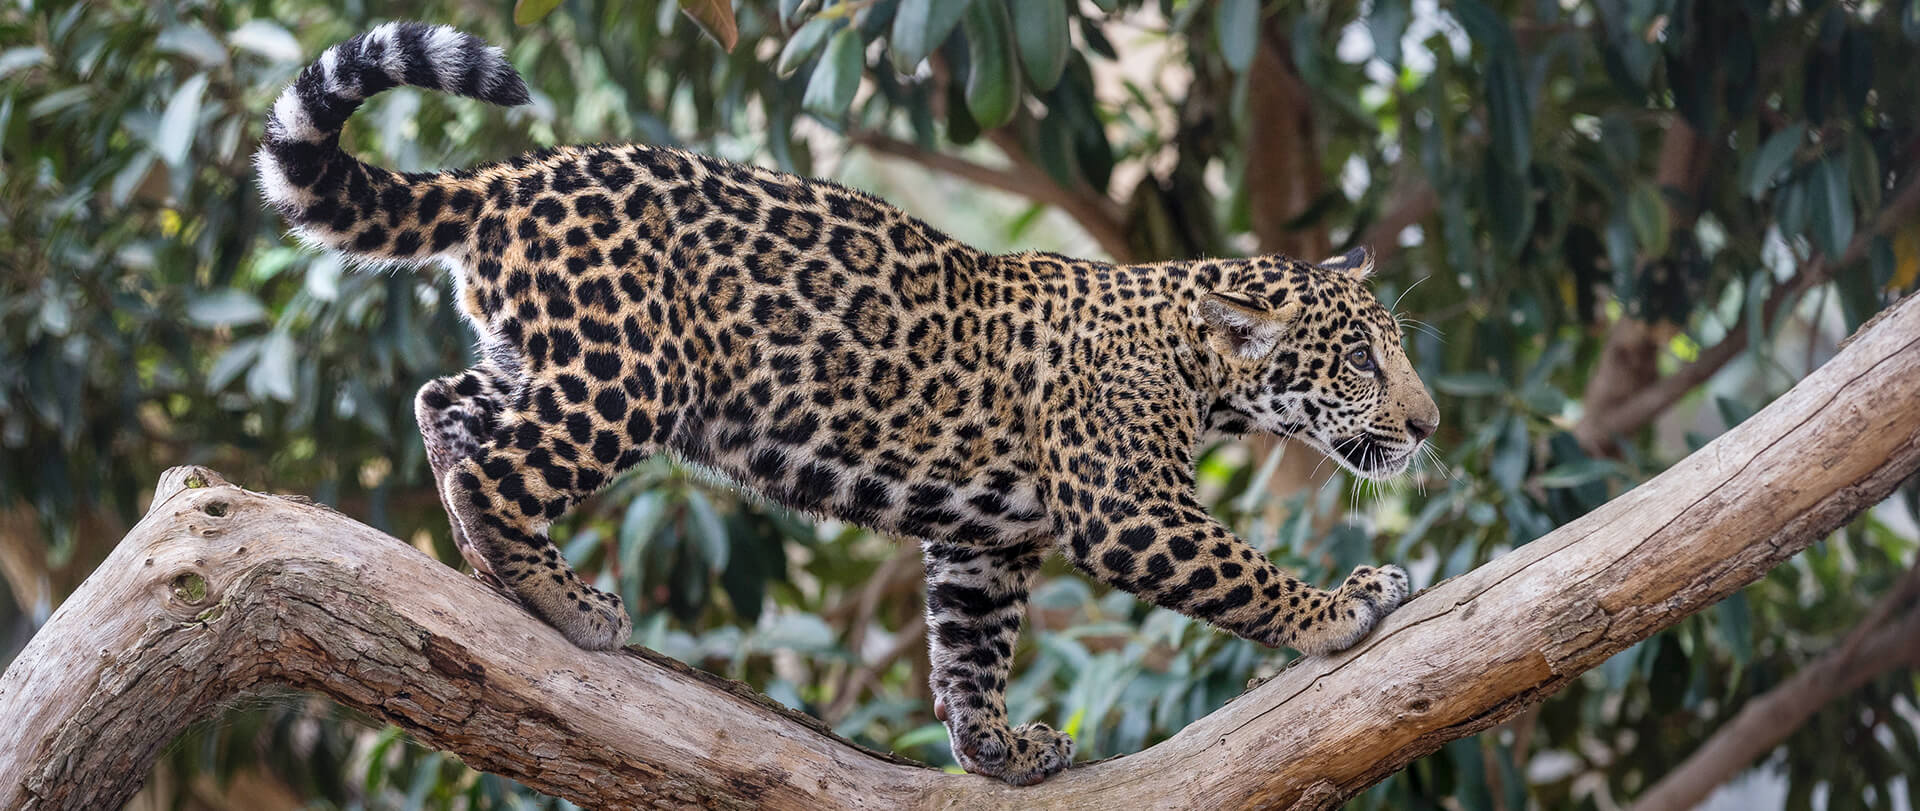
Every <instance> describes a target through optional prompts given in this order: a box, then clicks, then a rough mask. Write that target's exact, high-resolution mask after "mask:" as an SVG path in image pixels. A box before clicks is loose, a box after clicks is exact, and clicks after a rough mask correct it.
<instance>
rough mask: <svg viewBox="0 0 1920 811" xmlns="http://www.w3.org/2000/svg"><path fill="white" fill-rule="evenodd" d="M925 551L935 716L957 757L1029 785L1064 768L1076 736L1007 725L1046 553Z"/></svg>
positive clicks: (939, 547) (931, 547)
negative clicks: (1016, 658)
mask: <svg viewBox="0 0 1920 811" xmlns="http://www.w3.org/2000/svg"><path fill="white" fill-rule="evenodd" d="M924 549H925V554H926V561H927V652H928V655H929V657H930V658H931V659H932V663H933V675H932V678H931V681H932V686H933V694H934V705H933V706H934V715H935V716H937V717H938V718H939V719H940V720H941V721H943V722H945V723H946V725H947V738H948V740H949V741H950V742H951V743H952V744H953V754H954V757H955V758H956V759H958V760H959V761H960V765H961V767H962V768H965V769H966V770H967V771H969V772H972V773H974V774H982V775H987V776H990V777H997V778H1000V779H1001V780H1005V781H1007V782H1008V783H1012V784H1014V785H1022V786H1025V785H1032V784H1034V783H1038V782H1040V781H1042V780H1045V779H1047V778H1048V777H1051V776H1052V775H1054V774H1056V773H1058V772H1059V771H1060V770H1062V769H1065V768H1066V767H1067V764H1069V763H1071V762H1073V738H1072V737H1070V736H1068V735H1066V734H1065V733H1062V732H1056V731H1054V729H1053V728H1052V727H1049V726H1047V725H1046V724H1040V723H1031V724H1022V725H1020V726H1018V727H1010V726H1009V725H1008V723H1007V711H1006V691H1007V673H1008V671H1009V670H1011V668H1012V666H1013V644H1014V641H1015V640H1016V639H1017V638H1018V635H1019V631H1020V622H1021V620H1022V619H1024V618H1025V617H1026V611H1027V588H1028V586H1029V584H1030V583H1031V582H1032V580H1033V576H1034V574H1035V573H1037V572H1039V571H1040V562H1041V560H1042V549H1041V548H1040V547H1039V546H1038V545H1033V546H1027V547H1018V548H1005V549H983V548H978V547H971V546H956V545H949V544H941V543H928V544H925V545H924Z"/></svg>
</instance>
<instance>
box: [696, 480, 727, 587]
mask: <svg viewBox="0 0 1920 811" xmlns="http://www.w3.org/2000/svg"><path fill="white" fill-rule="evenodd" d="M687 533H688V534H690V535H692V536H693V542H694V543H696V544H699V545H700V554H701V556H702V557H705V558H706V559H707V568H708V569H710V570H712V571H716V572H718V571H724V570H725V569H726V568H727V556H728V553H729V552H730V551H732V549H733V544H732V543H731V542H730V540H729V539H728V537H727V525H726V522H724V521H721V520H720V514H719V513H718V512H715V511H714V509H713V502H712V501H711V500H709V499H708V498H707V494H706V493H702V492H700V491H699V490H689V491H687Z"/></svg>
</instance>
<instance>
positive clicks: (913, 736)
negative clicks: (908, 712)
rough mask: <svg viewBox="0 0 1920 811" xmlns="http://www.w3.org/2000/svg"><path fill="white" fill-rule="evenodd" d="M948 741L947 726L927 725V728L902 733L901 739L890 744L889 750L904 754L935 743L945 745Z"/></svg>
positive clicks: (898, 738)
mask: <svg viewBox="0 0 1920 811" xmlns="http://www.w3.org/2000/svg"><path fill="white" fill-rule="evenodd" d="M946 740H947V725H946V724H940V723H933V724H927V725H925V726H919V727H914V728H913V729H911V730H908V731H907V732H905V733H902V734H901V735H900V736H899V737H897V738H894V739H893V742H892V743H891V744H888V748H889V749H892V750H894V751H896V752H904V751H908V750H911V749H914V748H916V747H921V746H927V745H930V744H935V743H945V742H946Z"/></svg>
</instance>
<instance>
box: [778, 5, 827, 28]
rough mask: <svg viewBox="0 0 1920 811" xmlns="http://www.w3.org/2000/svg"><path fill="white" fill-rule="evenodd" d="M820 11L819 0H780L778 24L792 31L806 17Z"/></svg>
mask: <svg viewBox="0 0 1920 811" xmlns="http://www.w3.org/2000/svg"><path fill="white" fill-rule="evenodd" d="M819 10H820V0H780V24H781V25H784V26H786V27H787V30H789V31H791V30H793V27H794V26H796V25H799V24H800V23H801V21H803V20H805V19H806V18H807V15H809V14H813V13H816V12H818V11H819Z"/></svg>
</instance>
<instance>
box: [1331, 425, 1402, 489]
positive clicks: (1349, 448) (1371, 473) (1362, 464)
mask: <svg viewBox="0 0 1920 811" xmlns="http://www.w3.org/2000/svg"><path fill="white" fill-rule="evenodd" d="M1331 445H1332V447H1331V448H1324V449H1322V450H1323V451H1331V452H1330V453H1329V454H1328V455H1330V456H1335V457H1337V458H1339V460H1340V461H1341V463H1342V464H1343V465H1344V466H1345V467H1346V468H1347V469H1348V470H1351V471H1353V472H1355V473H1358V474H1360V475H1362V476H1366V477H1367V478H1370V479H1378V478H1386V477H1388V476H1395V475H1398V474H1400V473H1401V472H1402V471H1405V470H1406V469H1407V465H1408V463H1409V462H1411V461H1412V460H1413V454H1414V451H1415V450H1418V446H1415V447H1413V448H1408V449H1407V450H1404V451H1400V452H1398V453H1392V452H1389V451H1387V450H1386V449H1385V447H1384V446H1383V445H1382V444H1381V443H1380V441H1379V440H1376V439H1374V438H1373V437H1372V436H1369V435H1366V434H1356V435H1354V436H1350V437H1346V438H1343V439H1337V440H1334V441H1333V442H1332V443H1331Z"/></svg>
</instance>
